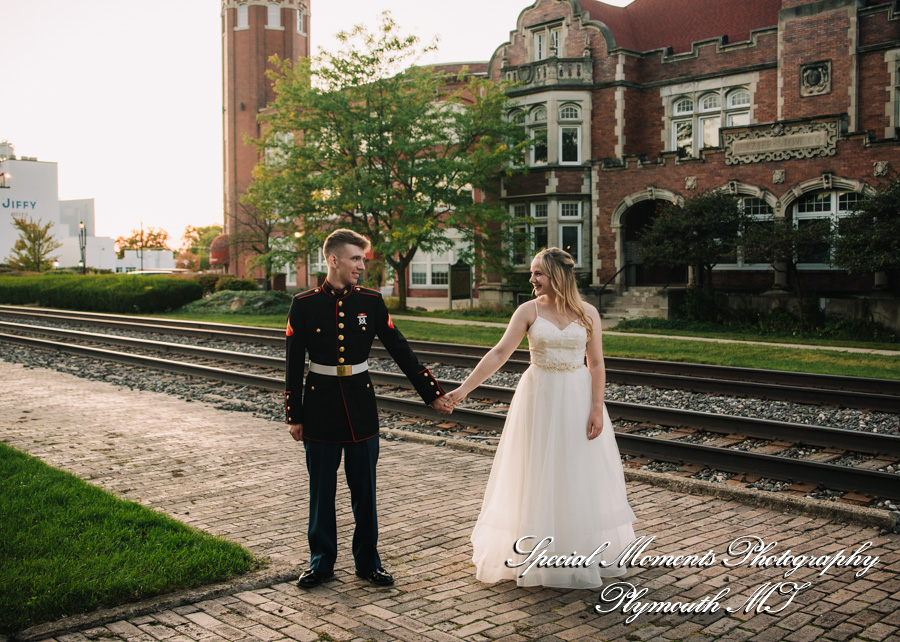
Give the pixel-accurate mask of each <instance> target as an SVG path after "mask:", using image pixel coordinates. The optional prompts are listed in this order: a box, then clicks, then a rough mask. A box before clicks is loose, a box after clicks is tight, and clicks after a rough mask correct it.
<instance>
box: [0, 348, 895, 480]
mask: <svg viewBox="0 0 900 642" xmlns="http://www.w3.org/2000/svg"><path fill="white" fill-rule="evenodd" d="M0 340H4V341H7V342H11V343H19V344H23V345H29V346H34V347H39V348H44V349H49V350H51V351H60V352H67V353H71V354H79V355H84V356H88V357H93V358H101V359H106V360H111V361H115V362H119V363H126V364H131V365H137V366H141V367H149V368H154V369H158V370H163V371H166V372H174V373H179V374H185V375H189V376H199V377H203V378H209V379H214V380H217V381H228V382H230V383H236V384H240V385H250V386H255V387H259V388H262V389H265V390H273V391H279V392H280V391H281V390H283V382H282V380H281V379H280V378H274V377H267V376H263V375H255V374H249V373H243V372H235V371H232V370H225V369H222V368H220V367H211V366H203V365H198V364H189V363H183V362H178V361H171V360H166V359H160V358H157V357H148V356H139V355H133V354H128V353H123V352H116V351H111V350H104V349H99V348H90V347H86V346H76V345H71V344H61V343H57V342H52V341H46V340H44V339H36V338H32V337H22V336H19V335H9V334H5V333H0ZM398 376H399V375H398ZM376 398H377V401H378V404H379V407H381V408H382V409H383V410H387V411H395V412H400V413H403V414H413V415H416V416H420V417H426V418H430V419H435V420H440V421H449V419H448V417H447V415H442V414H440V413H437V412H436V411H434V410H433V409H431V408H429V407H428V406H425V405H424V404H422V403H421V401H419V400H415V401H413V400H409V399H402V398H397V397H391V396H388V395H381V394H376ZM628 405H634V404H628ZM700 414H709V413H700ZM710 416H711V417H716V418H718V419H719V420H721V418H722V416H716V415H710ZM455 417H457V418H461V419H462V420H463V422H464V423H467V424H470V425H478V426H481V427H484V428H488V429H491V430H501V429H502V427H503V423H504V422H505V416H504V415H502V414H500V413H493V412H486V411H478V410H471V409H467V408H457V409H456V411H455ZM832 430H834V431H838V429H832ZM844 432H849V431H844ZM860 434H864V433H860ZM894 439H898V438H894ZM617 441H618V443H619V448H620V450H621V451H622V452H625V453H628V454H636V455H640V456H647V457H653V458H654V459H660V460H663V461H676V462H691V463H698V464H704V465H707V466H711V467H713V468H716V469H722V470H726V471H733V472H741V473H750V474H759V475H764V476H767V477H772V478H775V479H782V480H785V479H786V480H789V481H806V482H811V483H816V484H823V483H825V482H824V480H828V481H827V485H828V487H829V488H833V489H836V490H853V491H857V492H863V493H868V494H873V495H876V496H887V497H893V496H895V495H896V493H897V488H898V482H900V477H898V475H895V474H891V473H884V472H880V471H873V470H864V469H856V468H852V467H848V466H837V465H834V464H826V463H820V462H810V461H804V460H797V459H790V458H786V457H777V456H774V455H761V454H758V453H747V452H745V451H739V450H731V449H727V448H720V447H715V446H703V445H698V444H690V443H684V442H678V441H673V440H667V439H656V438H652V437H642V436H638V435H630V434H627V433H623V434H619V435H618V436H617ZM898 441H900V439H898Z"/></svg>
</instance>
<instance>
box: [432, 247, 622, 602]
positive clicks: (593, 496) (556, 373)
mask: <svg viewBox="0 0 900 642" xmlns="http://www.w3.org/2000/svg"><path fill="white" fill-rule="evenodd" d="M574 268H575V262H574V260H573V259H572V257H571V255H569V254H568V253H567V252H564V251H563V250H560V249H558V248H548V249H546V250H542V251H541V252H539V253H538V254H537V255H536V256H535V257H534V260H533V261H532V262H531V279H530V280H529V281H530V283H531V284H532V285H533V286H534V293H535V295H536V297H537V298H536V299H535V300H534V301H529V302H528V303H525V304H523V305H521V306H520V307H519V308H518V309H517V310H516V311H515V313H514V314H513V316H512V318H511V319H510V322H509V326H508V327H507V329H506V332H505V334H504V335H503V338H502V339H501V340H500V342H499V343H497V345H496V346H494V347H493V348H492V349H491V351H490V352H488V353H487V355H485V356H484V358H483V359H482V360H481V361H480V362H479V363H478V365H477V366H476V367H475V369H474V370H473V371H472V373H471V374H470V375H469V376H468V377H467V378H466V380H465V381H464V382H463V383H462V384H461V385H460V386H459V388H457V389H456V390H454V391H453V392H450V393H448V394H447V396H446V399H447V401H448V402H449V403H450V404H452V405H454V406H455V405H456V404H458V403H459V402H460V401H462V400H463V399H465V398H466V395H467V394H468V393H469V392H471V391H472V390H473V389H475V388H476V387H477V386H479V385H480V384H481V383H482V382H483V381H484V380H485V379H487V378H488V377H490V376H491V375H492V374H493V373H494V372H496V371H497V370H498V369H499V368H500V366H502V365H503V364H504V363H505V362H506V360H507V359H508V358H509V357H510V355H511V354H512V353H513V351H514V350H515V349H516V348H517V347H518V345H519V343H520V342H521V340H522V336H523V335H525V334H527V335H528V344H529V348H530V350H531V366H530V367H529V368H528V370H526V371H525V373H523V374H522V377H521V379H520V380H519V385H518V388H517V389H516V393H515V395H514V396H513V400H512V403H511V404H510V408H509V412H508V413H507V418H506V424H505V426H504V428H503V433H502V435H501V437H500V445H499V446H498V448H497V454H496V456H495V457H494V463H493V467H492V468H491V475H490V478H489V479H488V483H487V489H486V490H485V494H484V501H483V503H482V506H481V514H480V515H479V517H478V521H477V523H476V524H475V530H474V531H473V532H472V545H473V547H474V555H473V558H472V560H473V562H474V563H475V567H476V574H475V576H476V577H477V578H478V579H479V580H481V581H482V582H488V583H493V582H498V581H500V580H515V581H516V582H517V583H518V584H519V586H539V585H542V586H552V587H560V588H596V587H598V586H601V585H602V581H601V577H615V576H620V575H624V574H625V568H624V567H620V566H619V565H617V564H616V563H615V560H616V557H618V556H619V555H620V553H621V552H622V551H623V550H624V549H625V547H626V546H627V545H628V544H630V543H631V542H632V540H634V531H633V530H632V526H631V524H632V522H633V521H634V519H635V517H634V513H633V512H632V510H631V507H630V506H629V505H628V500H627V498H626V495H625V477H624V474H623V472H622V463H621V460H620V459H619V450H618V447H617V446H616V441H615V436H614V435H613V428H612V424H611V422H610V419H609V414H608V413H607V411H606V406H605V404H604V403H603V396H604V392H605V388H606V370H605V368H604V364H603V348H602V343H601V336H600V335H601V332H600V315H599V314H598V313H597V310H596V308H594V306H592V305H589V304H587V303H585V302H584V301H582V300H581V297H580V296H579V294H578V289H577V287H576V284H575V272H574ZM585 356H587V366H585V365H584V362H585ZM592 554H593V555H592ZM552 556H565V557H564V558H563V559H560V558H559V557H557V558H556V560H555V561H556V563H555V564H554V563H553V561H554V558H552ZM564 560H565V563H564ZM548 562H549V563H548Z"/></svg>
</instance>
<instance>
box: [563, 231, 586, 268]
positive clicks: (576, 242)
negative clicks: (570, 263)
mask: <svg viewBox="0 0 900 642" xmlns="http://www.w3.org/2000/svg"><path fill="white" fill-rule="evenodd" d="M559 247H560V248H561V249H563V250H565V251H566V252H568V253H569V254H571V255H572V258H573V259H575V265H581V224H578V225H560V226H559Z"/></svg>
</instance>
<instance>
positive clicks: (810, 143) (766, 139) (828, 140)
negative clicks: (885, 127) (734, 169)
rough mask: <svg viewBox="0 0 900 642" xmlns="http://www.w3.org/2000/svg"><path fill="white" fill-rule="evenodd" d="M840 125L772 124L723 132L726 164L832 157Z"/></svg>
mask: <svg viewBox="0 0 900 642" xmlns="http://www.w3.org/2000/svg"><path fill="white" fill-rule="evenodd" d="M839 125H840V123H839V121H837V120H831V121H820V122H812V123H807V124H800V125H785V124H782V123H775V124H774V125H771V126H769V127H766V126H761V127H751V128H746V129H744V128H742V129H740V130H737V131H723V132H722V144H723V145H724V147H725V164H726V165H739V164H741V163H761V162H763V161H782V160H788V159H791V158H814V157H818V156H834V155H835V153H836V152H837V139H838V135H839V133H840V127H839Z"/></svg>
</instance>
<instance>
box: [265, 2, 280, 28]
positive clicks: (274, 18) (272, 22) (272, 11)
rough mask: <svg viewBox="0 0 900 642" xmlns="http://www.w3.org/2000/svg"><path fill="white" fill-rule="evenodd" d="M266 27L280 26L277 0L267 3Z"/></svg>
mask: <svg viewBox="0 0 900 642" xmlns="http://www.w3.org/2000/svg"><path fill="white" fill-rule="evenodd" d="M266 26H268V27H276V28H277V27H281V5H280V4H278V3H277V2H270V3H269V21H268V24H267V25H266Z"/></svg>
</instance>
